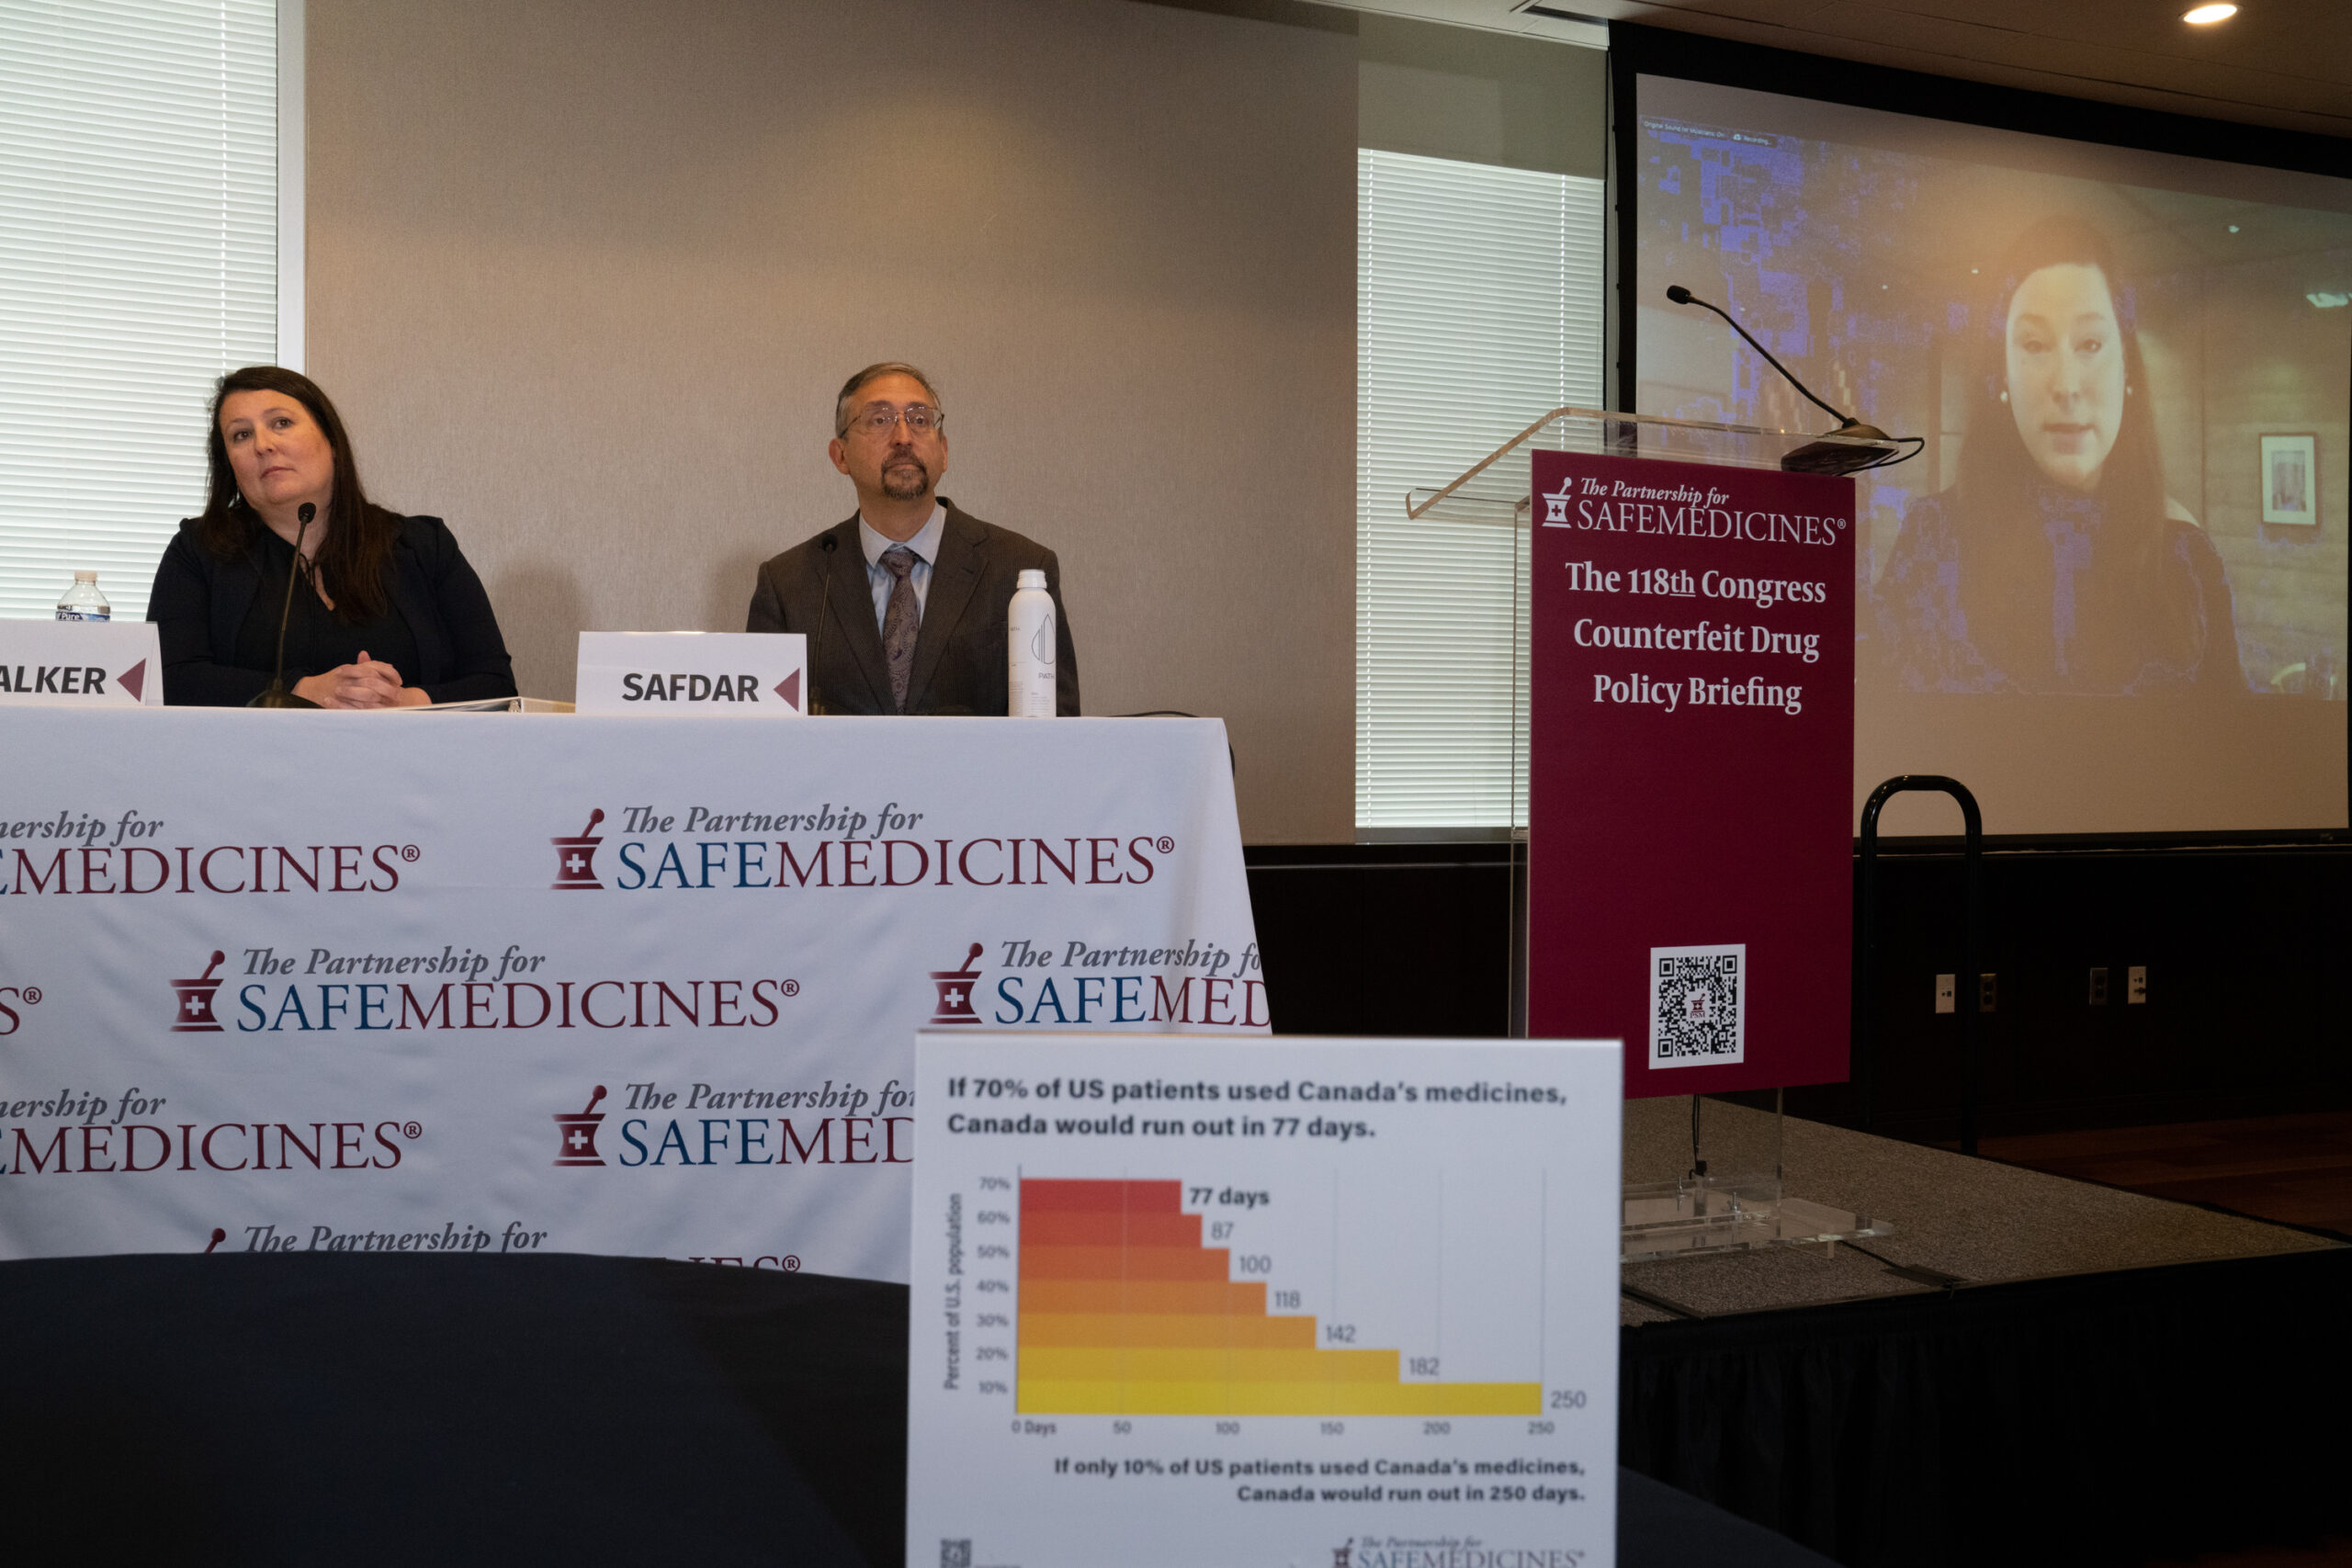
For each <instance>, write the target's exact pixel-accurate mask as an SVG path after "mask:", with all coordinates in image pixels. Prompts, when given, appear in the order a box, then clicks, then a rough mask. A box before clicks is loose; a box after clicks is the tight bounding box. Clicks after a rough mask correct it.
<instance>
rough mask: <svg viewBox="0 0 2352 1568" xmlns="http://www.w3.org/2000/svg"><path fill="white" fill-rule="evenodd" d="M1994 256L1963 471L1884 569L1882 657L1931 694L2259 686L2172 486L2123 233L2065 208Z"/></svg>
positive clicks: (1926, 507) (1917, 520) (2217, 565)
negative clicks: (2127, 275) (2109, 237)
mask: <svg viewBox="0 0 2352 1568" xmlns="http://www.w3.org/2000/svg"><path fill="white" fill-rule="evenodd" d="M1996 274H1997V276H1996V277H1995V279H1994V291H1993V294H1992V299H1991V305H1990V308H1989V309H1987V310H1984V311H1983V312H1982V313H1981V314H1979V315H1978V316H1977V318H1976V319H1975V320H1974V321H1973V322H1972V326H1973V330H1974V332H1975V333H1976V353H1975V355H1974V358H1975V363H1974V365H1973V367H1972V371H1971V376H1970V381H1969V406H1968V412H1967V427H1966V432H1965V434H1964V435H1963V436H1962V446H1961V454H1960V467H1959V473H1958V476H1957V480H1956V482H1955V483H1954V484H1953V486H1952V488H1951V490H1949V491H1945V492H1943V493H1942V494H1940V495H1934V496H1928V497H1925V498H1923V499H1921V500H1920V501H1917V502H1914V503H1913V504H1912V505H1911V507H1910V509H1909V510H1908V512H1907V513H1905V516H1904V519H1903V532H1902V535H1901V536H1900V537H1899V538H1897V539H1896V541H1895V545H1894V550H1893V552H1892V553H1891V554H1890V556H1889V558H1888V560H1887V566H1886V570H1885V571H1884V572H1883V574H1881V576H1880V578H1879V581H1878V587H1877V590H1876V596H1877V601H1878V605H1879V617H1878V621H1879V640H1880V643H1881V652H1882V655H1883V668H1884V669H1885V671H1887V673H1889V674H1890V675H1891V676H1892V677H1893V678H1894V681H1895V682H1896V683H1897V684H1898V685H1901V686H1904V687H1907V688H1909V689H1911V690H1914V691H1927V692H2065V693H2115V694H2124V693H2150V692H2160V691H2180V690H2196V691H2200V692H2215V693H2220V692H2228V693H2240V694H2242V693H2244V692H2245V690H2246V689H2247V688H2246V682H2245V675H2244V673H2243V672H2242V671H2241V670H2240V667H2239V664H2238V649H2237V631H2236V622H2235V617H2234V616H2233V614H2232V612H2231V605H2230V588H2229V581H2228V579H2227V576H2226V574H2225V573H2224V572H2223V570H2222V558H2221V556H2220V555H2219V554H2218V553H2217V552H2216V551H2215V550H2214V548H2213V546H2212V544H2211V541H2210V540H2208V539H2207V538H2206V537H2205V532H2204V530H2203V529H2202V528H2200V527H2199V526H2198V525H2197V523H2196V521H2195V519H2193V518H2192V517H2190V516H2189V514H2188V512H2187V511H2186V510H2185V509H2183V508H2182V507H2181V506H2179V505H2178V503H2177V502H2172V501H2170V500H2168V499H2167V498H2166V496H2165V482H2164V471H2163V468H2162V465H2161V463H2160V462H2159V460H2158V454H2157V450H2156V425H2155V417H2154V414H2153V413H2152V412H2150V409H2149V401H2150V399H2149V389H2148V377H2147V368H2146V366H2145V364H2144V363H2143V360H2142V358H2141V355H2140V343H2139V338H2138V335H2137V334H2136V333H2135V332H2134V331H2133V329H2132V322H2131V312H2130V310H2129V308H2128V306H2129V295H2128V293H2127V292H2126V291H2125V289H2124V288H2123V287H2122V285H2121V281H2120V274H2119V272H2118V271H2117V269H2116V265H2115V258H2114V255H2113V254H2112V252H2111V250H2110V249H2109V245H2108V243H2107V241H2106V238H2105V237H2104V236H2103V235H2101V234H2100V233H2099V232H2098V231H2097V230H2096V229H2094V228H2092V227H2091V226H2090V225H2089V224H2088V223H2086V222H2084V221H2082V220H2079V219H2075V218H2053V219H2049V220H2044V221H2042V222H2041V223H2037V224H2035V225H2034V226H2033V227H2031V228H2030V229H2028V230H2027V231H2025V232H2024V233H2023V234H2021V235H2019V236H2018V240H2017V242H2016V243H2015V244H2013V245H2012V246H2011V247H2010V250H2009V254H2008V255H2007V258H2006V259H2005V261H2004V263H2003V265H2001V266H1999V267H1998V268H1996Z"/></svg>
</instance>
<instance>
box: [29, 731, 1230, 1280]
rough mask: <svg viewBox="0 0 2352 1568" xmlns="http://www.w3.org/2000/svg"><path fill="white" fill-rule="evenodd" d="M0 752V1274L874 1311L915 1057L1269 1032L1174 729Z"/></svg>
mask: <svg viewBox="0 0 2352 1568" xmlns="http://www.w3.org/2000/svg"><path fill="white" fill-rule="evenodd" d="M7 726H8V736H9V740H10V770H9V774H10V776H9V788H8V791H7V797H6V802H5V803H0V1048H5V1055H0V1171H6V1172H13V1173H15V1174H17V1175H20V1176H25V1177H28V1178H29V1179H28V1180H26V1181H24V1182H22V1183H19V1184H17V1186H15V1187H14V1188H13V1189H12V1190H11V1193H12V1196H11V1201H9V1202H7V1203H6V1204H5V1205H0V1258H36V1257H48V1256H73V1255H77V1254H87V1253H100V1252H187V1251H204V1250H210V1249H218V1250H224V1251H239V1250H246V1251H308V1250H355V1251H362V1252H372V1251H386V1250H389V1251H394V1252H403V1253H408V1252H426V1253H445V1252H452V1251H455V1252H460V1253H465V1254H468V1255H482V1254H490V1255H498V1256H506V1255H512V1254H514V1253H516V1252H579V1253H605V1254H613V1255H623V1256H639V1257H668V1258H740V1259H741V1260H742V1261H743V1262H745V1263H746V1264H747V1265H757V1266H761V1267H765V1268H768V1269H786V1270H789V1269H807V1270H809V1271H811V1272H820V1273H828V1274H835V1275H842V1276H846V1277H853V1278H864V1279H876V1280H904V1279H905V1278H906V1268H907V1223H908V1222H907V1206H908V1202H909V1185H908V1173H909V1170H910V1166H911V1162H912V1160H913V1157H914V1150H913V1145H912V1136H913V1134H912V1117H911V1109H912V1094H913V1088H912V1086H913V1082H914V1070H913V1069H914V1045H915V1038H916V1034H917V1032H918V1031H921V1030H924V1029H934V1030H938V1031H941V1032H945V1033H950V1034H953V1033H956V1032H959V1031H972V1032H977V1031H978V1030H980V1029H984V1028H989V1027H996V1028H1003V1027H1008V1026H1012V1025H1018V1026H1020V1027H1022V1028H1024V1029H1030V1030H1043V1031H1048V1032H1069V1033H1073V1034H1125V1033H1137V1032H1145V1033H1148V1032H1173V1031H1181V1032H1191V1033H1205V1034H1211V1035H1216V1034H1254V1033H1263V1032H1265V1031H1266V1029H1267V1028H1268V1026H1269V1023H1270V1021H1271V1019H1272V998H1269V996H1268V994H1267V989H1266V984H1265V976H1264V972H1263V969H1262V967H1261V965H1260V963H1259V956H1258V948H1257V940H1256V932H1255V930H1254V927H1253V925H1252V923H1251V919H1250V895H1249V886H1248V882H1247V878H1246V874H1245V872H1244V870H1243V866H1242V860H1241V837H1240V829H1239V825H1238V818H1237V817H1236V815H1235V811H1234V797H1233V779H1232V764H1231V761H1230V754H1229V752H1228V751H1227V744H1226V738H1225V727H1224V725H1223V724H1222V723H1221V722H1220V721H1217V720H1215V719H1183V718H1135V719H1114V718H1102V719H1054V720H1030V721H1025V722H1013V721H1007V720H1003V719H987V718H927V719H897V718H818V719H759V718H732V717H707V716H612V717H607V716H589V715H578V714H528V713H526V714H484V713H436V712H431V711H424V712H414V713H402V712H391V713H295V712H283V711H281V712H268V711H249V710H243V709H232V710H225V711H223V710H208V709H187V708H143V709H141V708H126V709H70V708H23V709H17V710H14V711H12V712H11V713H10V714H9V715H8V718H7Z"/></svg>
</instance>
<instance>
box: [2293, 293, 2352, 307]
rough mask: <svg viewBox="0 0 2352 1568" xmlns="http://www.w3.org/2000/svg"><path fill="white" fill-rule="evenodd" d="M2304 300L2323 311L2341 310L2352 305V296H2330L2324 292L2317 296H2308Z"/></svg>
mask: <svg viewBox="0 0 2352 1568" xmlns="http://www.w3.org/2000/svg"><path fill="white" fill-rule="evenodd" d="M2303 298H2304V299H2308V300H2310V301H2311V302H2312V304H2314V305H2316V306H2318V307H2319V308H2320V309H2321V310H2342V309H2344V307H2345V306H2346V305H2352V294H2330V293H2327V292H2326V291H2324V290H2322V291H2321V292H2319V293H2316V294H2306V295H2304V296H2303Z"/></svg>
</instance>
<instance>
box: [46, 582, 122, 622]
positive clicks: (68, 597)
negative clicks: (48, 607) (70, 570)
mask: <svg viewBox="0 0 2352 1568" xmlns="http://www.w3.org/2000/svg"><path fill="white" fill-rule="evenodd" d="M113 615H114V612H113V607H112V606H111V605H109V604H107V596H106V595H105V594H103V593H101V592H98V574H97V573H96V572H95V571H77V572H75V573H74V586H73V587H71V588H69V589H67V590H66V591H65V597H64V598H62V599H60V600H59V601H58V602H57V618H58V619H59V620H61V621H105V620H111V619H113Z"/></svg>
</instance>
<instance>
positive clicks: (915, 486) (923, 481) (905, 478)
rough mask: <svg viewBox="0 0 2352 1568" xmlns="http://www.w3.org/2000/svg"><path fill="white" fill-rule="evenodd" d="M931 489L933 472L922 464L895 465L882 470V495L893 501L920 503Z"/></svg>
mask: <svg viewBox="0 0 2352 1568" xmlns="http://www.w3.org/2000/svg"><path fill="white" fill-rule="evenodd" d="M929 489H931V470H930V469H928V468H924V467H923V466H922V464H921V463H894V464H892V465H891V466H890V467H888V468H885V469H883V470H882V493H883V494H884V495H887V496H888V497H889V498H890V499H891V500H892V501H920V500H922V495H923V492H924V491H927V490H929Z"/></svg>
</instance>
